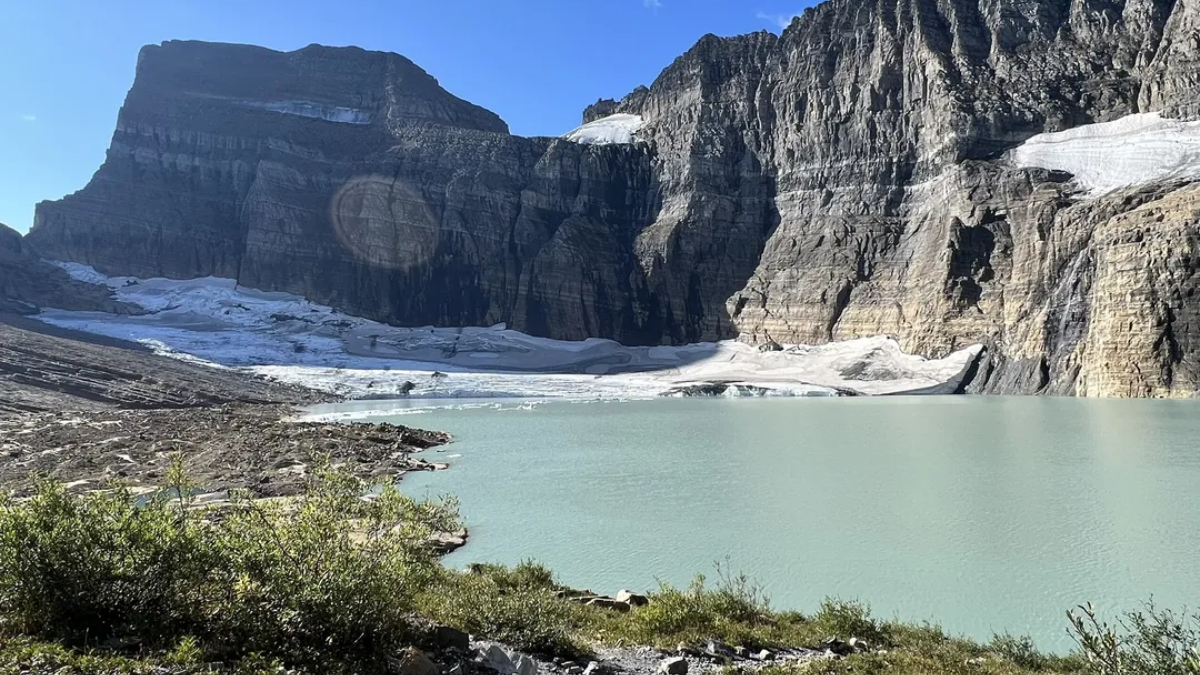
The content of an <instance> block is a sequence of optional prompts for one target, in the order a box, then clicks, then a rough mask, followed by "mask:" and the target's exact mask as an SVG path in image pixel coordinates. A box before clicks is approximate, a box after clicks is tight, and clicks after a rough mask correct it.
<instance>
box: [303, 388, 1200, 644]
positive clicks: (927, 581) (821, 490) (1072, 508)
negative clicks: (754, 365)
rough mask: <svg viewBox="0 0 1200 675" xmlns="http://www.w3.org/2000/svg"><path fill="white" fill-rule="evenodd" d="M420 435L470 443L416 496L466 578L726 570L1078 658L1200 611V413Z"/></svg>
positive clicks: (578, 421) (1062, 411)
mask: <svg viewBox="0 0 1200 675" xmlns="http://www.w3.org/2000/svg"><path fill="white" fill-rule="evenodd" d="M421 405H423V404H422V403H420V402H415V401H414V402H408V403H399V404H395V403H392V404H385V403H369V404H365V403H359V404H351V405H343V406H339V407H338V408H336V409H340V410H371V409H373V410H379V409H381V408H382V409H387V408H389V407H392V406H409V407H414V406H415V407H419V406H421ZM424 405H428V404H427V403H426V404H424ZM327 409H328V408H327ZM418 412H419V411H417V410H412V409H403V408H401V409H398V410H397V414H396V415H395V416H394V417H391V416H388V417H384V418H382V419H389V420H391V421H396V422H398V423H402V424H408V425H410V426H418V427H423V428H429V429H439V430H444V431H447V432H450V433H451V434H453V435H454V437H455V439H456V440H455V442H454V443H453V444H452V445H450V446H448V447H447V448H446V449H445V451H444V452H442V453H433V452H430V453H428V457H429V458H430V459H434V460H438V461H443V460H444V461H448V462H449V463H450V464H452V468H451V469H450V470H449V471H444V472H439V473H436V474H419V475H413V476H409V477H407V478H406V479H405V480H404V481H403V489H404V490H405V491H406V492H408V493H410V494H414V495H420V496H424V495H429V496H438V495H442V494H454V495H457V496H458V497H459V499H460V501H461V510H462V515H463V517H464V519H465V521H466V523H467V525H468V526H469V528H470V530H471V539H470V543H469V544H468V545H467V546H466V547H465V548H463V549H461V550H460V551H458V552H457V553H455V554H453V555H451V556H449V558H448V559H447V562H448V564H450V565H455V566H465V565H467V564H469V563H472V562H485V561H486V562H501V563H517V562H520V561H521V560H524V559H530V558H532V559H536V560H539V561H542V562H544V563H546V564H547V565H549V566H550V567H552V568H553V569H554V570H556V572H557V573H558V575H559V576H560V578H561V580H562V581H563V582H565V583H567V584H571V585H573V586H576V587H580V588H589V589H593V590H595V591H599V592H606V593H615V592H616V591H618V590H620V589H622V588H630V589H637V590H642V589H648V588H652V587H654V586H656V585H657V583H658V582H659V581H665V582H670V583H673V584H685V583H687V582H688V581H689V580H690V579H691V578H692V577H693V576H694V575H695V574H696V573H699V572H706V573H712V572H713V571H714V563H715V562H717V561H726V560H728V561H729V562H730V564H731V566H732V567H733V568H734V569H735V570H738V571H743V572H745V573H747V574H749V575H751V576H752V577H753V578H754V579H755V580H756V581H758V582H759V583H760V584H761V585H762V586H764V587H765V589H766V591H767V592H768V594H769V595H770V597H771V598H772V604H773V606H775V607H776V608H779V609H796V610H800V611H811V610H814V609H815V608H816V607H817V606H818V604H819V603H820V601H821V600H822V599H823V598H825V597H836V598H843V599H858V600H862V601H865V602H867V603H869V604H870V605H871V607H872V608H873V610H874V613H875V614H876V615H877V616H882V617H888V618H890V617H900V618H904V619H910V620H918V621H919V620H931V621H934V622H937V623H939V624H941V625H942V626H943V627H944V628H945V630H946V631H947V632H949V633H952V634H957V635H967V636H971V637H975V638H979V639H988V638H990V637H991V636H992V634H993V633H996V632H1005V631H1007V632H1012V633H1015V634H1027V635H1030V636H1032V637H1033V638H1034V639H1035V640H1036V641H1037V642H1038V644H1039V645H1040V646H1042V647H1043V648H1047V649H1053V650H1059V651H1065V650H1068V649H1070V648H1071V647H1072V646H1073V642H1072V641H1071V640H1070V638H1069V636H1068V635H1067V633H1066V626H1067V622H1066V619H1065V612H1066V611H1067V610H1068V609H1071V608H1072V607H1074V606H1076V605H1078V604H1080V603H1083V602H1091V603H1093V604H1094V605H1095V606H1096V607H1097V608H1098V609H1100V610H1101V611H1102V612H1105V613H1109V614H1110V616H1113V617H1114V618H1115V615H1116V613H1117V612H1119V611H1123V610H1132V609H1138V608H1139V607H1140V606H1141V603H1143V602H1145V601H1146V600H1148V599H1150V598H1153V599H1154V600H1155V602H1156V603H1158V604H1160V605H1165V606H1170V607H1175V608H1182V607H1187V608H1191V609H1196V608H1200V560H1198V555H1200V447H1198V443H1197V440H1198V439H1200V402H1190V401H1109V400H1083V399H1053V398H975V397H940V398H932V397H931V398H860V399H743V400H737V399H734V400H725V399H722V400H695V399H693V400H656V401H630V402H591V403H582V402H541V403H530V402H525V403H522V402H502V403H482V404H478V405H474V406H462V405H460V404H455V407H447V408H441V409H434V410H429V411H426V412H419V414H414V413H418ZM400 413H406V414H400ZM375 414H379V413H378V412H377V413H375ZM374 419H380V418H374Z"/></svg>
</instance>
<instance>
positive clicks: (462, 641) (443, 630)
mask: <svg viewBox="0 0 1200 675" xmlns="http://www.w3.org/2000/svg"><path fill="white" fill-rule="evenodd" d="M432 634H433V642H434V644H436V645H437V646H439V647H442V648H445V649H457V650H459V651H462V652H466V651H469V650H470V649H471V636H470V635H467V633H465V632H463V631H461V630H459V629H457V628H454V627H451V626H438V627H436V628H434V629H433V633H432Z"/></svg>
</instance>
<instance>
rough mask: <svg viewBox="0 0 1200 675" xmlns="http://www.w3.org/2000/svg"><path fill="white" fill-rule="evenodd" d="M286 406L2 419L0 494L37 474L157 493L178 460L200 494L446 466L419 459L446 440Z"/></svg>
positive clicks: (79, 485)
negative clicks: (324, 470)
mask: <svg viewBox="0 0 1200 675" xmlns="http://www.w3.org/2000/svg"><path fill="white" fill-rule="evenodd" d="M292 412H293V410H292V409H290V408H286V407H279V406H251V405H245V404H243V405H225V406H218V407H197V408H187V409H181V410H102V411H83V412H53V413H33V414H23V415H10V416H6V417H0V490H13V491H16V492H17V494H18V495H19V494H22V493H23V492H25V491H27V490H28V489H29V487H30V486H29V482H30V481H29V479H30V476H35V475H41V476H47V477H50V478H52V479H54V480H56V481H58V482H61V483H66V484H67V485H69V486H71V487H72V488H73V489H75V490H79V491H87V490H95V489H100V488H103V487H106V486H108V485H110V484H112V483H113V482H117V483H120V484H123V485H127V486H129V487H131V488H133V489H135V490H136V489H147V490H153V489H157V488H159V487H161V486H162V485H163V484H164V482H165V481H166V479H167V469H168V468H169V466H170V464H171V461H172V457H174V456H175V455H176V454H178V455H179V456H180V457H182V459H183V465H184V468H185V469H186V470H187V475H188V477H189V479H190V480H191V481H193V482H194V483H196V484H197V485H198V486H199V487H200V488H201V489H202V490H204V491H205V492H206V493H223V492H228V491H229V490H233V489H246V490H250V491H251V492H252V493H253V494H254V495H256V496H259V497H279V496H291V495H295V494H298V493H299V492H301V491H302V490H303V489H304V485H305V479H306V477H307V476H308V475H309V473H310V471H312V470H313V469H315V468H316V465H318V464H320V463H323V462H325V461H328V462H330V463H332V464H334V465H337V466H341V467H344V468H346V469H347V470H349V471H350V472H351V473H353V474H354V475H356V476H358V477H360V478H363V479H367V480H371V481H380V482H384V481H388V480H396V479H398V478H399V477H401V476H403V474H404V473H406V472H409V471H432V470H436V469H442V468H445V465H444V464H435V463H432V462H429V461H426V460H423V459H420V458H418V457H414V456H413V454H414V453H419V452H422V451H424V450H428V449H430V448H434V447H437V446H440V445H443V444H445V443H447V442H449V440H450V438H449V436H447V435H446V434H443V433H438V432H431V431H422V430H419V429H410V428H408V427H404V426H397V425H392V424H352V425H350V424H321V423H301V422H292V421H288V420H287V419H286V418H287V417H288V416H289V415H291V414H292Z"/></svg>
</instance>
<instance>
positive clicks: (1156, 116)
mask: <svg viewBox="0 0 1200 675" xmlns="http://www.w3.org/2000/svg"><path fill="white" fill-rule="evenodd" d="M1011 158H1012V161H1013V163H1014V164H1016V165H1017V166H1018V167H1020V168H1031V167H1037V168H1042V169H1050V170H1054V171H1066V172H1068V173H1071V174H1073V175H1074V176H1075V180H1076V182H1078V184H1079V185H1080V187H1082V188H1083V189H1084V190H1086V191H1087V192H1088V193H1089V194H1091V195H1092V196H1100V195H1104V194H1107V193H1109V192H1112V191H1114V190H1119V189H1121V188H1126V187H1137V186H1141V185H1150V184H1153V183H1159V182H1163V181H1169V180H1176V179H1189V178H1200V122H1184V121H1180V120H1171V119H1164V118H1163V116H1162V113H1157V112H1155V113H1141V114H1135V115H1127V116H1125V117H1122V118H1121V119H1118V120H1115V121H1112V122H1102V123H1099V124H1085V125H1083V126H1079V127H1076V128H1074V129H1069V130H1067V131H1060V132H1057V133H1050V134H1038V135H1037V136H1034V137H1032V138H1030V139H1029V140H1027V141H1025V143H1023V144H1022V145H1021V146H1020V147H1018V148H1016V149H1015V150H1013V152H1012V155H1011Z"/></svg>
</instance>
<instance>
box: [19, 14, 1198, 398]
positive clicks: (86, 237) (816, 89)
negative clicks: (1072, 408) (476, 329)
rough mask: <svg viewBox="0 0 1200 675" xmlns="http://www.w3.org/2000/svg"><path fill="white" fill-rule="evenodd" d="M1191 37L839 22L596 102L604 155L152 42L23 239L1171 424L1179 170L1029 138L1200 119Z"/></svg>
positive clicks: (536, 327) (987, 24) (295, 67)
mask: <svg viewBox="0 0 1200 675" xmlns="http://www.w3.org/2000/svg"><path fill="white" fill-rule="evenodd" d="M1198 31H1200V2H1197V1H1195V0H1173V1H1172V0H1037V1H1034V2H1026V3H1010V2H996V1H993V0H942V1H939V2H932V1H928V2H927V1H925V0H877V1H873V2H872V1H868V2H863V1H862V0H832V1H831V2H826V3H824V4H822V5H820V6H818V7H816V8H814V9H811V10H809V11H807V12H806V13H805V14H804V15H803V16H802V17H800V18H799V19H798V20H797V21H795V22H794V23H793V24H792V26H791V27H790V28H789V29H787V30H786V31H784V33H783V35H782V36H775V35H772V34H768V33H758V34H753V35H748V36H742V37H737V38H727V39H722V38H716V37H712V36H708V37H705V38H703V39H702V40H701V41H700V42H699V43H698V44H697V45H696V46H695V47H694V48H693V49H692V50H690V51H689V52H688V53H687V54H685V55H684V56H682V57H680V58H679V59H678V60H677V61H676V62H675V63H674V64H672V65H670V66H669V67H668V68H667V69H666V70H664V71H663V73H662V74H661V76H660V77H659V78H658V79H657V80H656V81H655V82H654V83H653V85H652V86H650V87H649V88H640V89H638V90H636V91H634V92H633V93H632V94H630V95H629V96H627V97H625V98H624V99H623V100H620V101H615V100H605V101H600V102H598V103H597V104H596V105H594V106H591V107H590V108H589V109H588V110H587V111H586V113H585V116H584V119H583V120H582V121H583V122H584V123H589V124H592V125H593V126H591V127H589V129H590V130H592V131H593V132H594V131H596V130H597V129H598V130H599V131H602V132H603V133H600V134H598V135H597V134H596V133H589V134H585V139H586V140H594V139H596V138H600V140H601V141H602V142H599V143H595V142H593V143H577V142H574V141H571V140H568V139H563V138H532V139H530V138H519V137H514V136H511V135H509V134H508V132H507V128H506V126H505V125H504V123H503V122H502V121H501V120H500V119H499V118H498V117H496V116H495V115H493V114H491V113H489V112H487V111H485V110H482V109H480V108H478V107H476V106H473V105H471V104H468V103H466V102H464V101H461V100H460V99H457V98H455V97H454V96H452V95H451V94H449V93H447V92H445V91H444V90H442V89H441V88H440V87H439V86H438V85H437V82H436V81H435V80H433V78H432V77H430V76H429V75H427V74H425V73H424V72H423V71H421V70H420V69H419V68H418V67H417V66H415V65H413V64H412V63H411V62H409V61H407V60H406V59H404V58H403V57H400V56H397V55H393V54H381V53H373V52H366V51H362V50H358V49H353V48H345V49H333V48H324V47H309V48H306V49H303V50H300V51H297V52H292V53H287V54H284V53H278V52H272V51H269V50H265V49H260V48H255V47H245V46H234V45H213V44H203V43H177V42H172V43H166V44H163V45H161V46H155V47H148V48H146V49H145V50H144V51H143V53H142V55H141V58H140V60H139V66H138V75H137V79H136V81H135V84H134V86H133V89H132V90H131V92H130V94H129V97H128V99H127V100H126V104H125V106H124V107H123V109H122V111H121V115H120V118H119V122H118V128H117V131H116V133H115V135H114V138H113V142H112V146H111V148H110V150H109V153H108V158H107V160H106V162H105V164H104V165H103V166H102V167H101V169H100V170H99V171H98V172H97V174H96V176H95V178H94V179H93V180H92V182H91V183H90V184H89V185H88V186H87V187H86V188H85V189H84V190H82V191H81V192H79V193H76V194H75V195H71V196H69V197H67V198H65V199H63V200H61V201H58V202H53V203H46V204H42V205H41V206H40V207H39V210H38V215H37V224H36V226H35V228H34V229H33V231H32V232H31V234H30V236H29V240H30V242H31V243H32V244H34V245H36V246H37V247H38V248H39V250H42V251H45V252H46V253H47V255H51V256H53V257H56V258H61V259H68V260H76V261H80V262H85V263H88V264H92V265H94V266H96V267H97V268H98V269H100V270H101V271H104V272H108V273H112V274H129V275H136V276H141V277H147V276H156V275H162V276H169V277H178V278H187V277H195V276H206V275H213V276H220V277H229V278H234V279H237V280H239V281H240V282H242V283H245V284H247V285H250V286H252V287H256V288H267V289H278V290H285V291H289V292H293V293H297V294H301V295H304V296H305V297H308V298H310V299H312V300H314V301H317V302H322V303H325V304H330V305H333V306H335V307H338V308H339V309H343V310H344V311H347V312H351V313H355V314H360V315H365V316H369V317H371V318H375V319H381V320H384V321H389V322H393V323H398V324H405V325H421V324H436V325H443V326H455V325H490V324H494V323H498V322H507V323H508V324H509V325H510V326H511V327H513V328H515V329H518V330H522V331H525V332H529V333H533V334H537V335H544V336H549V337H555V338H566V339H577V338H582V337H587V336H597V337H608V338H613V339H616V340H620V341H623V342H627V343H635V344H658V343H683V342H692V341H697V340H710V339H717V338H728V337H735V336H737V337H742V338H743V339H746V340H749V341H766V340H767V339H772V340H775V341H778V342H790V343H810V344H815V343H822V342H827V341H831V340H843V339H851V338H858V337H865V336H873V335H891V336H895V337H896V338H897V339H899V340H900V342H901V344H902V345H903V346H904V348H905V349H907V350H910V351H914V352H917V353H921V354H924V355H927V356H933V357H937V356H943V355H945V354H947V353H949V352H950V351H952V350H954V349H956V348H960V347H963V346H965V345H969V344H973V343H978V342H983V343H986V344H988V345H989V351H988V354H987V356H986V357H985V358H984V359H983V361H982V362H981V363H980V364H979V369H978V370H979V372H978V376H977V378H976V380H975V385H974V387H975V389H976V390H979V391H988V392H1022V393H1031V392H1052V393H1065V394H1088V395H1118V396H1130V395H1133V396H1143V395H1186V394H1190V393H1191V392H1193V391H1195V390H1196V388H1197V386H1198V385H1200V383H1198V382H1197V379H1198V378H1200V374H1198V373H1197V372H1196V367H1195V356H1196V355H1195V351H1196V347H1194V346H1193V342H1195V339H1194V338H1193V335H1197V330H1198V329H1197V328H1194V326H1196V325H1197V323H1196V321H1195V319H1197V318H1200V316H1198V315H1197V312H1196V309H1195V308H1196V306H1197V301H1196V300H1195V298H1194V289H1193V288H1192V281H1191V279H1192V277H1193V275H1194V270H1195V269H1196V268H1197V264H1196V261H1195V259H1194V253H1193V250H1192V249H1193V248H1194V246H1195V244H1194V242H1195V241H1196V240H1197V238H1198V235H1200V225H1197V218H1196V213H1197V212H1200V194H1198V193H1197V191H1196V189H1195V188H1193V187H1190V186H1189V181H1190V180H1191V177H1192V174H1190V173H1188V172H1186V171H1185V172H1182V173H1179V172H1175V173H1171V172H1168V173H1167V174H1162V175H1168V176H1170V180H1166V179H1160V180H1157V181H1151V182H1149V183H1144V182H1143V183H1139V184H1137V185H1133V184H1130V185H1121V186H1117V188H1116V189H1113V190H1105V191H1097V190H1095V189H1092V188H1089V186H1088V185H1086V184H1082V183H1081V181H1079V180H1075V179H1074V177H1073V176H1072V175H1070V174H1068V173H1066V172H1065V171H1064V170H1063V167H1061V166H1053V165H1052V166H1041V165H1040V164H1055V163H1057V160H1055V161H1047V160H1033V161H1030V160H1029V157H1048V156H1049V157H1057V155H1054V154H1053V153H1050V154H1047V153H1046V152H1045V149H1046V147H1048V146H1046V145H1045V144H1044V143H1043V144H1042V145H1037V144H1038V143H1042V142H1043V141H1045V140H1046V139H1050V140H1054V139H1055V138H1057V137H1054V136H1049V137H1047V136H1042V137H1040V139H1035V140H1034V141H1033V143H1034V145H1030V146H1025V143H1026V141H1030V139H1034V138H1035V137H1038V136H1039V135H1040V134H1053V133H1054V132H1061V131H1065V130H1069V129H1078V128H1081V127H1084V125H1091V124H1097V123H1106V122H1113V121H1117V120H1121V119H1123V118H1127V117H1129V116H1131V115H1145V114H1149V113H1162V116H1163V117H1165V118H1166V119H1195V118H1196V116H1197V114H1200V93H1198V92H1200V44H1198V43H1197V40H1200V38H1197V37H1196V36H1197V35H1198V34H1200V32H1198ZM1133 119H1141V118H1133ZM605 120H608V121H607V122H605ZM635 120H636V128H634V124H633V121H635ZM614 121H618V122H621V124H618V125H615V126H614V124H613V122H614ZM626 122H628V123H629V124H626ZM597 124H599V126H596V125H597ZM626 129H629V130H630V131H629V133H628V134H625V133H624V130H626ZM1138 129H1139V133H1140V132H1141V131H1144V125H1143V126H1139V127H1138ZM616 131H622V133H616ZM1097 135H1100V136H1103V135H1104V134H1103V133H1100V134H1095V133H1088V132H1084V133H1082V137H1086V138H1091V137H1095V136H1097ZM1152 140H1153V139H1152ZM1022 147H1026V150H1027V151H1026V152H1025V153H1024V154H1022V151H1021V149H1022ZM1028 148H1037V151H1036V152H1031V151H1028ZM1097 152H1099V153H1100V155H1103V154H1104V153H1105V152H1108V151H1107V150H1103V149H1101V150H1099V151H1097ZM1100 155H1097V156H1096V157H1095V158H1094V159H1092V160H1089V161H1091V162H1092V165H1097V166H1103V165H1104V163H1105V157H1104V156H1100ZM1116 159H1119V158H1116ZM1114 161H1115V160H1114ZM1089 166H1091V165H1089ZM1106 175H1107V174H1106Z"/></svg>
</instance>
